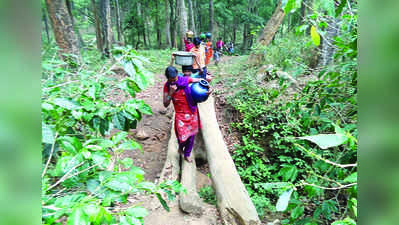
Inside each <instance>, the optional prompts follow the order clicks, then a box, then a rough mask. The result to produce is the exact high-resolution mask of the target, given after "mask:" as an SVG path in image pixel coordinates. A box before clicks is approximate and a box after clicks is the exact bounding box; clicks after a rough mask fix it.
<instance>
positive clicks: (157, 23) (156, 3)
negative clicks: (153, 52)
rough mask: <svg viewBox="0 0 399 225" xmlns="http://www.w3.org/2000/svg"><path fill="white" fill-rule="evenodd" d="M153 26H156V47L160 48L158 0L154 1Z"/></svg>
mask: <svg viewBox="0 0 399 225" xmlns="http://www.w3.org/2000/svg"><path fill="white" fill-rule="evenodd" d="M155 10H156V12H155V26H156V30H157V44H158V48H161V45H162V42H161V40H162V38H161V29H160V25H159V8H158V1H155Z"/></svg>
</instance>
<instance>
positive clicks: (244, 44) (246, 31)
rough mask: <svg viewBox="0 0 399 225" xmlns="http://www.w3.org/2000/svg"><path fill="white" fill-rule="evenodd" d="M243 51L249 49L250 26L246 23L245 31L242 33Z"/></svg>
mask: <svg viewBox="0 0 399 225" xmlns="http://www.w3.org/2000/svg"><path fill="white" fill-rule="evenodd" d="M242 39H243V41H242V50H243V51H244V52H245V51H247V49H248V24H247V23H244V31H243V32H242Z"/></svg>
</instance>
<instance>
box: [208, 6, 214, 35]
mask: <svg viewBox="0 0 399 225" xmlns="http://www.w3.org/2000/svg"><path fill="white" fill-rule="evenodd" d="M213 12H214V10H213V0H209V32H211V33H212V34H213V25H214V18H213V16H214V13H213Z"/></svg>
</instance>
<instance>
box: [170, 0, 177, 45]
mask: <svg viewBox="0 0 399 225" xmlns="http://www.w3.org/2000/svg"><path fill="white" fill-rule="evenodd" d="M169 6H170V20H171V22H170V23H171V31H170V33H171V39H172V48H175V47H176V46H177V45H176V36H177V35H176V33H177V26H176V12H175V5H174V0H169Z"/></svg>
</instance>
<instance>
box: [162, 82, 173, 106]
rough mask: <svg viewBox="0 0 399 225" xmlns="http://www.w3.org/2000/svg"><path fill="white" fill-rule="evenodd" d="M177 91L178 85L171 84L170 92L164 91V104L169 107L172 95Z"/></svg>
mask: <svg viewBox="0 0 399 225" xmlns="http://www.w3.org/2000/svg"><path fill="white" fill-rule="evenodd" d="M175 91H176V86H170V88H169V92H164V93H163V106H165V107H168V106H169V104H170V102H171V101H172V95H173V93H175Z"/></svg>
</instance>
